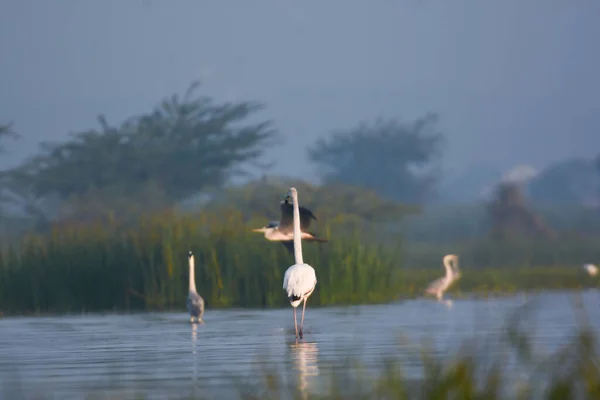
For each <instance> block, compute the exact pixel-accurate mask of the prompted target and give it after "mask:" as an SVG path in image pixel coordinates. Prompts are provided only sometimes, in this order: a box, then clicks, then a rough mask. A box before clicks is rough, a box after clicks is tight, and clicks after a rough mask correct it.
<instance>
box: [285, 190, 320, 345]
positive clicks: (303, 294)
mask: <svg viewBox="0 0 600 400" xmlns="http://www.w3.org/2000/svg"><path fill="white" fill-rule="evenodd" d="M290 200H291V201H292V203H293V225H294V257H295V259H296V264H294V265H292V266H291V267H289V268H288V269H287V271H285V276H284V277H283V289H284V290H285V291H286V292H287V296H288V300H289V301H290V304H291V305H292V307H294V329H295V330H296V337H297V338H298V337H300V339H302V337H303V334H302V327H303V325H304V311H305V310H306V300H308V297H309V296H310V295H311V294H312V292H313V291H314V290H315V286H316V285H317V275H316V274H315V270H314V269H313V267H311V266H310V265H308V264H305V263H304V261H303V260H302V237H301V233H300V209H299V206H298V192H297V191H296V188H290V190H289V192H288V193H287V195H286V197H285V201H286V202H289V201H290ZM302 302H304V305H303V306H302V320H301V322H300V331H298V322H297V319H296V307H298V306H299V305H300V303H302Z"/></svg>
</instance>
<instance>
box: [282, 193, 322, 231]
mask: <svg viewBox="0 0 600 400" xmlns="http://www.w3.org/2000/svg"><path fill="white" fill-rule="evenodd" d="M280 208H281V220H280V221H279V230H280V231H281V232H283V233H292V232H293V231H294V206H293V205H292V203H288V202H287V201H285V200H284V201H282V202H281V204H280ZM298 209H299V211H300V230H301V231H303V232H306V230H307V229H308V228H309V227H310V222H311V220H313V219H314V220H315V221H316V220H317V217H315V215H314V214H313V213H312V211H310V210H309V209H308V208H305V207H298Z"/></svg>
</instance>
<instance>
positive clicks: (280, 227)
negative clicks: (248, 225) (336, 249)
mask: <svg viewBox="0 0 600 400" xmlns="http://www.w3.org/2000/svg"><path fill="white" fill-rule="evenodd" d="M280 209H281V217H280V219H279V221H271V222H269V223H268V224H267V225H265V226H263V227H262V228H258V229H252V231H253V232H264V234H265V238H266V239H267V240H270V241H272V242H281V244H283V245H284V246H285V247H286V248H287V249H288V251H289V252H290V253H291V252H292V251H293V250H294V244H293V240H294V218H293V214H294V207H293V205H292V204H291V198H289V197H286V198H285V199H284V200H282V201H281V203H280ZM298 210H299V212H300V235H301V237H302V239H304V240H307V241H314V242H327V239H321V238H319V237H317V236H316V235H315V234H314V233H311V232H308V231H307V230H308V228H309V227H310V223H311V220H313V219H314V220H315V221H316V220H317V217H315V215H314V214H313V213H312V211H310V210H309V209H308V208H305V207H299V208H298Z"/></svg>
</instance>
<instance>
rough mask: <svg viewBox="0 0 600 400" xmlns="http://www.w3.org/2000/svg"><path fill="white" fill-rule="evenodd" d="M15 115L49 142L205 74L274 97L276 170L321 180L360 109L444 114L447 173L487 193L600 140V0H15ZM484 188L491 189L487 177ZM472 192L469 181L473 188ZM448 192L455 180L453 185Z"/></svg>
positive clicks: (10, 47) (11, 50) (20, 126)
mask: <svg viewBox="0 0 600 400" xmlns="http://www.w3.org/2000/svg"><path fill="white" fill-rule="evenodd" d="M0 9H1V12H0V21H1V23H0V30H1V31H0V49H1V52H0V54H2V57H1V59H0V72H1V73H0V86H1V87H2V88H3V90H2V92H1V93H0V120H2V121H14V122H15V129H16V130H18V132H19V133H21V134H22V135H23V139H22V140H20V141H19V142H17V143H11V146H10V150H11V153H10V155H9V156H7V157H3V158H2V160H1V161H0V162H1V163H2V166H3V167H7V166H11V165H15V164H16V163H18V162H19V161H20V160H22V159H23V158H24V157H26V156H28V155H31V154H32V153H33V152H34V151H35V149H36V145H37V143H38V142H39V141H41V140H62V139H64V138H65V137H66V135H67V133H68V132H73V131H81V130H84V129H88V128H90V126H92V125H94V124H95V118H96V116H97V115H98V114H100V113H103V114H105V115H106V116H107V119H108V120H109V121H112V122H114V123H118V122H120V121H122V120H123V119H125V118H126V117H128V116H131V115H134V114H138V113H140V112H142V111H143V110H147V109H149V108H151V107H153V106H154V105H155V104H156V103H157V101H158V100H159V99H161V98H162V97H163V96H165V95H168V94H170V93H174V92H182V91H183V90H185V88H186V87H187V85H188V84H189V82H190V81H192V80H196V79H199V80H201V81H202V88H203V89H202V91H203V92H204V93H207V94H210V95H211V96H214V97H215V98H216V99H220V100H241V99H243V100H254V99H256V100H259V101H261V102H264V103H266V105H267V109H266V110H265V112H264V115H265V116H266V117H268V118H272V119H273V120H274V122H275V124H276V127H277V128H278V129H279V130H280V131H281V133H282V136H283V138H284V139H285V141H284V143H283V144H282V146H281V147H279V148H277V149H273V150H272V151H270V152H269V153H268V154H267V156H268V158H270V159H271V160H273V161H276V164H275V166H274V167H273V169H274V170H281V169H283V168H285V170H286V175H291V176H296V177H302V178H305V179H309V180H315V179H317V177H318V174H317V171H315V168H314V167H312V166H311V165H310V164H309V162H307V157H306V151H305V149H306V148H307V146H309V145H310V144H311V143H312V142H313V141H315V140H316V139H317V138H320V137H323V136H325V135H328V134H329V132H330V131H331V130H333V129H338V128H350V127H352V125H353V124H354V123H355V122H357V121H360V120H370V119H372V118H375V117H378V116H383V117H397V118H399V119H401V120H407V121H410V120H412V119H415V118H417V117H419V116H420V115H422V114H424V113H427V112H436V113H439V115H440V117H441V126H442V127H443V132H444V134H445V135H446V139H447V144H446V147H445V148H444V157H443V160H442V167H443V168H442V170H443V174H442V179H443V183H445V184H447V185H448V184H450V183H453V184H457V185H461V187H462V190H460V191H456V190H450V189H448V192H447V195H448V196H449V198H452V199H455V200H467V199H468V198H469V197H473V196H474V195H475V193H476V192H477V190H478V189H479V187H480V186H483V185H485V184H486V183H491V182H490V181H493V180H495V179H497V178H498V177H499V176H501V175H502V174H503V173H505V172H506V171H507V170H509V169H511V168H512V167H514V166H516V165H519V164H526V165H530V166H532V167H533V168H535V169H538V170H540V169H544V168H547V167H549V166H550V165H551V164H553V163H556V162H559V161H561V160H565V159H569V158H574V157H580V158H591V157H593V156H595V155H596V153H597V149H598V148H599V147H600V135H598V131H599V124H600V122H598V119H597V118H596V115H598V111H600V102H599V101H598V92H599V89H600V80H599V79H598V72H597V71H599V70H600V52H598V51H597V49H596V44H595V42H596V40H595V38H597V37H600V26H599V25H598V24H597V21H598V17H599V16H600V3H598V2H597V1H593V0H587V1H585V0H584V1H579V2H569V1H558V0H550V1H530V2H521V1H513V0H509V1H497V2H477V1H453V2H441V1H430V0H428V1H413V0H407V1H379V2H368V3H367V2H358V1H353V2H346V1H328V2H318V1H305V2H301V3H298V2H281V1H260V2H253V3H246V2H241V1H226V2H210V1H183V0H182V1H177V2H161V1H152V0H145V1H141V0H140V1H130V2H120V1H117V0H109V1H104V2H91V1H86V2H73V1H65V0H57V1H52V2H44V1H34V0H23V1H3V2H2V4H1V5H0ZM474 186H475V187H477V188H474ZM461 193H462V194H461ZM441 196H442V197H444V193H441Z"/></svg>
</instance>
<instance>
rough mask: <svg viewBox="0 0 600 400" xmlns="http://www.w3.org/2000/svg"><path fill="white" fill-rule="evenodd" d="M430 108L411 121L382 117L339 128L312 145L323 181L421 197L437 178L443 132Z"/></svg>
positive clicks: (413, 198) (397, 195)
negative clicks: (398, 120)
mask: <svg viewBox="0 0 600 400" xmlns="http://www.w3.org/2000/svg"><path fill="white" fill-rule="evenodd" d="M437 121H438V118H437V116H436V115H433V114H430V115H427V116H425V117H423V118H419V119H418V120H416V121H415V122H414V123H412V124H400V123H398V122H397V121H396V120H389V121H384V120H381V119H378V120H376V121H375V123H373V124H366V123H361V124H359V125H358V126H357V127H355V128H353V129H350V130H348V131H337V132H334V133H333V135H332V136H331V137H330V138H328V139H319V140H318V141H317V142H316V143H315V145H314V146H312V147H311V148H309V150H308V155H309V159H310V160H311V161H312V162H313V163H315V164H316V165H317V168H318V169H319V172H320V174H321V177H322V178H323V179H324V181H325V182H328V183H329V182H340V183H344V184H348V185H355V186H362V187H365V188H368V189H372V190H374V191H375V192H377V193H378V194H379V195H380V196H384V197H387V198H389V199H392V200H396V201H403V202H409V203H421V202H422V201H423V200H425V199H426V198H427V196H428V195H429V194H430V193H431V190H432V186H433V183H434V182H435V180H436V178H437V174H436V172H437V171H436V168H435V167H436V166H435V164H434V162H435V161H436V158H437V157H438V156H439V154H440V145H441V142H442V138H443V137H442V135H441V134H440V133H438V132H437V130H436V125H437Z"/></svg>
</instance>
